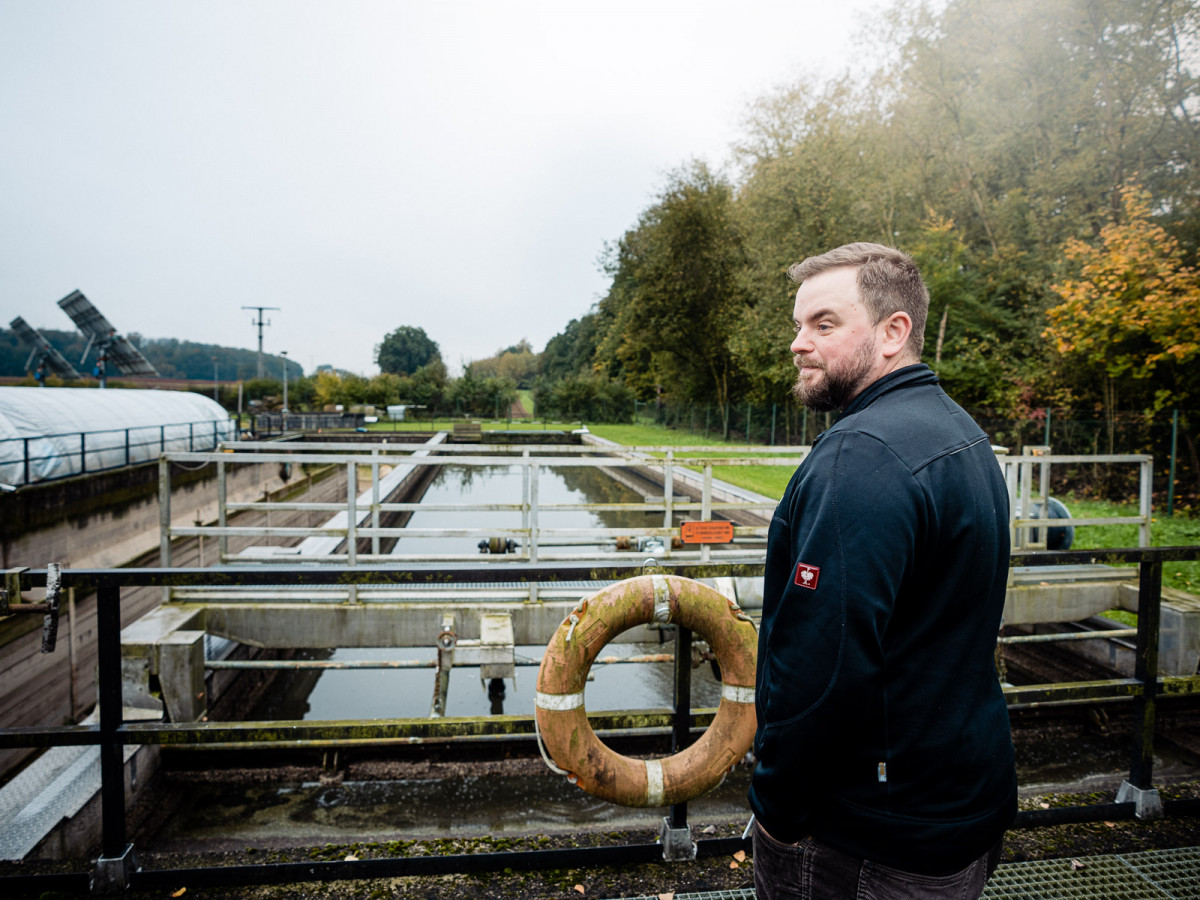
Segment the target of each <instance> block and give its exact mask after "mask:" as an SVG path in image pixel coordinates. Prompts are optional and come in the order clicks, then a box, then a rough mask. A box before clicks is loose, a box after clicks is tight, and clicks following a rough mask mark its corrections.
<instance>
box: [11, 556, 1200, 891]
mask: <svg viewBox="0 0 1200 900" xmlns="http://www.w3.org/2000/svg"><path fill="white" fill-rule="evenodd" d="M1197 559H1200V547H1160V548H1151V549H1147V548H1142V549H1122V550H1107V551H1099V552H1097V551H1078V552H1065V553H1064V552H1047V551H1037V552H1028V551H1026V552H1019V553H1015V554H1013V557H1012V564H1013V565H1015V566H1043V565H1080V564H1097V563H1103V564H1112V563H1121V562H1123V563H1136V564H1137V565H1138V567H1139V574H1138V583H1139V595H1138V628H1137V651H1136V667H1135V672H1134V675H1133V677H1132V678H1113V679H1108V680H1103V681H1088V682H1074V683H1066V684H1041V685H1028V686H1022V687H1005V689H1004V690H1005V694H1006V697H1007V699H1008V702H1009V704H1010V705H1051V704H1061V703H1079V702H1092V703H1099V702H1130V703H1132V704H1133V716H1132V735H1131V738H1132V754H1131V761H1130V769H1129V778H1128V779H1127V781H1126V783H1125V785H1123V786H1122V792H1121V793H1120V794H1118V802H1116V803H1103V804H1092V805H1085V806H1075V807H1060V808H1055V809H1046V810H1029V811H1023V812H1021V813H1020V814H1019V816H1018V821H1017V827H1033V826H1038V825H1044V824H1057V823H1062V822H1086V821H1099V820H1115V819H1129V818H1134V817H1138V818H1150V817H1153V816H1155V815H1160V814H1162V813H1163V812H1164V811H1165V812H1166V813H1171V814H1174V813H1176V812H1178V813H1184V814H1195V813H1196V804H1195V803H1190V802H1189V801H1176V802H1174V803H1171V802H1168V803H1159V802H1158V797H1157V791H1156V790H1155V789H1154V787H1153V775H1154V730H1155V729H1154V726H1155V717H1156V710H1157V705H1158V703H1159V701H1160V700H1161V699H1165V698H1178V697H1188V696H1191V697H1195V696H1197V695H1200V677H1197V676H1192V677H1160V676H1158V674H1157V668H1158V665H1157V662H1158V638H1159V634H1158V632H1159V614H1160V604H1161V596H1160V595H1161V585H1162V566H1163V563H1164V562H1166V561H1174V560H1197ZM646 571H647V568H646V567H640V566H589V565H586V564H582V563H573V564H560V565H556V566H550V565H545V564H542V565H528V564H476V565H473V566H464V567H458V568H448V567H445V566H437V565H423V566H389V567H380V568H348V567H338V566H322V567H303V566H290V567H289V566H275V567H268V566H261V567H258V566H256V567H232V566H227V567H218V568H212V569H206V570H203V571H202V572H198V571H197V570H196V569H96V570H69V569H62V570H59V569H57V568H56V567H55V568H51V569H47V570H23V571H13V572H10V573H9V574H8V582H7V585H6V587H7V592H6V594H5V595H4V597H3V602H4V606H3V608H0V614H4V613H8V612H16V611H20V612H29V613H46V612H47V610H46V609H44V608H43V607H44V606H46V605H48V604H50V603H51V602H52V601H51V599H50V598H48V600H47V604H42V605H37V604H29V605H25V606H21V607H19V608H16V607H12V606H10V605H9V598H15V597H19V591H23V590H31V589H37V588H45V587H47V585H50V586H51V590H52V591H53V592H59V591H62V590H65V589H68V588H75V589H76V590H95V591H96V593H97V625H96V640H97V643H98V657H99V664H98V668H97V672H98V679H99V723H98V724H96V725H67V726H40V727H24V728H5V729H2V730H0V748H15V747H52V746H63V745H75V746H81V745H92V746H99V747H100V767H101V792H100V796H101V804H102V824H103V835H102V840H101V848H102V849H101V856H100V858H99V859H98V860H96V861H95V867H94V870H93V871H92V872H90V873H89V872H74V873H66V874H60V875H37V876H9V877H5V878H2V879H0V887H5V888H6V889H12V890H17V889H24V890H63V891H76V892H83V891H86V890H88V889H89V885H91V887H92V889H94V890H110V891H111V890H120V889H126V888H128V889H134V890H157V889H161V888H167V887H171V888H173V887H175V886H177V885H178V884H179V883H181V882H183V881H185V880H186V882H187V883H188V884H189V885H193V886H196V887H205V886H220V885H232V884H274V883H282V882H296V881H311V880H321V881H331V880H339V879H359V878H374V877H398V876H406V875H421V874H447V873H452V872H471V871H474V872H480V871H497V870H500V869H503V868H511V869H533V868H542V867H545V868H551V867H555V868H557V867H565V866H570V867H580V866H591V865H609V864H615V863H626V864H628V863H631V862H641V861H650V860H653V859H660V858H662V854H663V847H662V846H660V845H658V844H634V845H623V846H619V847H603V848H596V847H594V848H581V849H575V850H536V851H524V852H520V853H499V854H477V855H446V856H431V857H424V858H419V859H413V858H386V859H371V860H347V861H339V862H325V863H317V864H313V863H309V862H306V863H281V864H264V865H255V866H235V867H204V868H193V869H187V870H181V869H172V870H157V871H155V870H146V869H141V868H138V867H137V866H136V865H135V863H134V856H133V847H132V845H131V844H129V843H128V842H127V831H126V818H125V793H124V784H125V782H124V766H123V757H122V751H123V749H124V747H126V746H128V745H139V744H155V745H173V746H179V745H194V746H210V747H211V746H214V745H222V744H223V745H228V744H230V743H236V744H238V745H239V746H241V747H253V746H262V747H268V746H278V745H279V744H280V742H284V743H286V744H287V745H288V746H321V745H329V744H330V743H333V744H337V743H339V742H343V741H373V742H380V743H386V742H389V741H406V742H411V741H412V740H413V739H414V738H416V739H444V738H462V737H468V736H478V735H487V734H491V733H499V731H500V730H501V729H502V730H503V732H504V733H506V734H509V735H512V734H519V735H524V736H526V737H528V738H530V739H532V738H533V735H534V721H533V717H532V716H513V717H504V720H503V722H499V721H489V719H487V718H464V719H447V718H422V719H384V720H380V719H373V720H370V721H365V722H361V721H341V722H337V721H334V722H330V721H325V722H311V721H303V722H186V723H178V724H176V723H166V722H155V723H145V722H138V723H134V722H126V721H124V719H123V714H122V701H123V697H122V693H123V691H122V671H121V645H120V632H121V591H122V589H124V588H127V587H140V586H158V587H171V586H175V585H182V584H194V583H195V582H196V580H197V578H198V577H201V578H203V579H204V580H205V581H206V582H207V583H209V584H213V585H218V586H232V585H244V586H261V585H324V584H334V583H358V584H412V583H422V582H425V583H430V582H437V583H443V584H480V583H494V582H498V581H503V582H512V581H553V580H569V581H579V580H582V581H600V582H604V581H616V580H620V579H622V578H626V577H630V576H632V575H637V574H644V573H645V572H646ZM653 571H662V572H670V573H671V574H675V575H680V576H684V577H692V578H713V577H742V576H756V575H761V573H762V571H763V566H762V563H761V562H749V563H741V562H734V561H729V562H725V563H709V564H674V565H664V566H659V567H656V568H655V569H653ZM690 671H691V650H690V634H689V633H688V632H687V631H686V630H685V629H680V631H679V632H678V640H676V642H675V673H676V691H675V698H676V699H675V708H674V709H673V710H643V711H635V712H634V713H632V714H626V713H617V714H606V713H600V714H596V715H591V716H589V719H590V720H591V722H592V724H593V727H595V728H596V729H597V730H598V731H600V732H603V731H604V730H605V729H606V728H608V727H610V726H613V725H615V724H618V723H619V724H620V725H622V726H628V725H629V723H630V721H631V716H632V720H633V721H635V722H636V724H638V725H640V726H643V727H658V728H662V727H669V728H670V729H671V735H672V748H673V750H678V749H680V748H682V747H683V746H686V745H687V744H688V743H689V742H690V739H691V732H692V730H693V728H695V727H697V726H702V725H705V724H707V722H708V721H710V720H711V717H712V714H713V712H714V711H713V710H696V709H692V708H691V686H690ZM1189 803H1190V805H1189ZM686 816H687V809H686V804H677V805H676V807H673V808H672V810H671V815H670V816H669V817H668V818H667V819H666V820H664V828H668V827H669V828H671V829H678V828H686ZM737 849H750V847H749V842H744V841H742V840H740V839H736V838H722V839H708V840H705V839H702V840H700V841H697V842H696V853H697V855H699V856H713V855H722V854H727V853H731V852H734V851H735V850H737ZM185 875H186V878H184V877H183V876H185Z"/></svg>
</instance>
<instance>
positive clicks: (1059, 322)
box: [1045, 186, 1200, 410]
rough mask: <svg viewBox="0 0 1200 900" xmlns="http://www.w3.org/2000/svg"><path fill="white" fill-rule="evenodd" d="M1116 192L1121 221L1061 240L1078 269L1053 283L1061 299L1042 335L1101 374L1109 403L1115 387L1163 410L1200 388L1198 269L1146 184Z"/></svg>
mask: <svg viewBox="0 0 1200 900" xmlns="http://www.w3.org/2000/svg"><path fill="white" fill-rule="evenodd" d="M1121 199H1122V209H1123V215H1122V217H1121V220H1120V221H1119V222H1115V223H1112V224H1109V225H1106V226H1105V227H1104V228H1102V229H1101V231H1100V239H1099V241H1098V243H1097V244H1095V245H1092V244H1087V243H1084V242H1083V241H1080V240H1070V241H1068V242H1067V243H1066V245H1065V254H1066V257H1067V259H1068V260H1069V261H1070V262H1071V263H1073V264H1074V266H1075V267H1076V269H1077V272H1078V275H1077V276H1075V277H1071V278H1066V279H1063V280H1062V281H1060V282H1059V283H1057V284H1054V285H1053V286H1052V290H1053V292H1054V293H1055V294H1056V295H1057V297H1058V298H1059V300H1060V301H1061V302H1060V303H1059V304H1058V305H1057V306H1055V307H1053V308H1051V309H1050V310H1048V311H1047V318H1048V319H1049V325H1048V327H1047V328H1046V330H1045V336H1046V337H1047V338H1048V339H1050V340H1051V341H1052V342H1053V344H1054V347H1055V349H1056V350H1057V351H1058V353H1059V354H1060V356H1061V357H1062V359H1063V360H1064V362H1066V363H1068V365H1073V366H1077V365H1080V364H1082V366H1084V367H1085V368H1086V369H1087V370H1090V371H1091V372H1093V373H1096V374H1100V375H1102V376H1103V377H1104V379H1105V390H1104V392H1105V400H1106V406H1108V407H1109V409H1110V410H1111V409H1114V408H1115V407H1116V399H1117V397H1116V394H1117V389H1118V386H1124V387H1123V389H1127V390H1129V391H1130V392H1131V393H1140V394H1149V395H1150V396H1148V397H1147V398H1146V399H1148V400H1151V401H1152V402H1153V405H1154V408H1155V409H1162V408H1163V407H1165V406H1169V405H1172V404H1179V403H1182V402H1184V401H1185V400H1187V399H1189V398H1194V397H1195V396H1196V393H1197V388H1198V387H1200V384H1198V383H1197V381H1198V379H1197V376H1196V373H1195V369H1196V365H1195V364H1196V362H1197V361H1200V273H1197V271H1196V269H1195V268H1193V267H1192V266H1187V265H1184V262H1183V260H1184V254H1183V250H1182V248H1181V247H1180V245H1179V242H1178V241H1177V240H1175V239H1174V238H1173V237H1171V236H1170V235H1169V234H1168V233H1167V232H1166V231H1165V230H1163V229H1162V228H1161V227H1160V226H1159V225H1157V224H1156V223H1155V222H1154V221H1153V219H1152V218H1151V214H1150V203H1151V200H1150V194H1149V193H1148V192H1147V191H1146V190H1144V189H1142V188H1141V187H1137V186H1128V187H1126V188H1125V189H1124V190H1123V191H1122V198H1121Z"/></svg>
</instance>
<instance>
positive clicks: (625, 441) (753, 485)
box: [589, 425, 800, 500]
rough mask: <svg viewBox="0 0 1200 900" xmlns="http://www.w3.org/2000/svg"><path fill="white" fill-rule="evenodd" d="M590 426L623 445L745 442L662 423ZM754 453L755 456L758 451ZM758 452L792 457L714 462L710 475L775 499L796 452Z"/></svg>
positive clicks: (720, 454) (724, 454)
mask: <svg viewBox="0 0 1200 900" xmlns="http://www.w3.org/2000/svg"><path fill="white" fill-rule="evenodd" d="M589 428H590V429H591V432H592V434H594V435H596V436H597V437H602V438H607V439H608V440H610V441H616V442H617V443H618V444H622V445H624V446H626V447H718V446H720V445H722V444H726V445H729V446H746V445H745V444H738V443H735V442H732V441H722V440H721V439H720V438H718V437H716V436H715V435H714V436H710V437H707V438H706V437H704V435H697V434H690V433H688V432H681V431H674V430H673V429H670V428H664V427H663V426H661V425H592V426H589ZM756 446H762V445H756ZM679 455H682V454H679ZM687 455H688V456H690V457H691V458H693V459H697V458H700V459H722V458H724V459H728V458H731V457H745V456H746V455H747V454H745V453H739V452H738V451H736V450H729V451H721V450H709V451H704V452H698V453H688V454H687ZM755 455H756V456H758V455H760V454H755ZM761 455H764V456H774V457H781V458H785V459H786V458H791V459H792V460H793V461H792V463H791V464H790V465H784V466H779V465H772V466H721V465H716V466H713V478H716V479H718V480H720V481H726V482H728V483H729V484H734V485H737V486H738V487H743V488H746V489H747V490H750V491H754V492H755V493H757V494H762V495H763V496H764V497H770V498H771V499H773V500H778V499H779V498H780V497H782V496H783V490H784V488H786V487H787V483H788V480H789V479H790V478H791V477H792V473H793V472H794V471H795V470H796V466H798V465H799V464H800V461H799V458H798V455H797V453H796V450H795V448H788V447H780V448H778V452H777V453H770V454H761ZM688 468H690V469H693V470H696V471H698V469H697V467H695V466H689V467H688Z"/></svg>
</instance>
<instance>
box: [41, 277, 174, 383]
mask: <svg viewBox="0 0 1200 900" xmlns="http://www.w3.org/2000/svg"><path fill="white" fill-rule="evenodd" d="M58 305H59V306H60V307H62V311H63V312H65V313H66V314H67V315H68V316H70V317H71V321H72V322H74V323H75V327H77V328H78V329H79V330H80V331H82V332H83V333H84V334H85V335H87V337H88V339H89V340H90V341H92V342H93V343H95V344H96V346H97V348H98V349H100V350H101V351H102V352H103V353H104V354H105V355H106V357H107V358H108V359H109V360H111V361H112V363H113V365H115V366H116V367H117V368H118V369H119V370H120V371H121V372H122V373H123V374H125V375H157V374H158V370H157V369H155V368H154V366H152V365H150V360H148V359H146V357H144V356H142V353H141V351H140V350H138V348H137V347H135V346H133V344H131V343H130V342H129V340H128V339H127V338H125V337H122V336H121V335H119V334H117V329H116V328H114V327H113V324H112V322H110V321H108V319H106V318H104V314H103V313H101V312H100V310H98V309H96V307H95V306H93V305H92V301H90V300H89V299H88V298H87V297H85V296H83V293H82V292H81V291H71V293H69V294H67V296H65V297H63V298H62V299H61V300H59V301H58Z"/></svg>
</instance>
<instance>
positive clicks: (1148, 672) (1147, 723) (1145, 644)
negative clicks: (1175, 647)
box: [1117, 559, 1163, 819]
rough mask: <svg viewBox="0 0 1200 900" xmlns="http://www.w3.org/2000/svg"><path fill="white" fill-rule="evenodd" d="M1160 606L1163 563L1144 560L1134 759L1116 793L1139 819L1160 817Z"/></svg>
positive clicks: (1140, 568) (1140, 573)
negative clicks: (1156, 746)
mask: <svg viewBox="0 0 1200 900" xmlns="http://www.w3.org/2000/svg"><path fill="white" fill-rule="evenodd" d="M1161 605H1162V563H1161V562H1159V561H1157V560H1153V561H1149V560H1145V559H1143V560H1142V561H1141V562H1140V563H1138V633H1137V657H1136V659H1135V661H1134V671H1133V677H1134V678H1136V679H1137V680H1138V681H1140V682H1141V683H1142V690H1141V692H1140V693H1139V694H1138V695H1137V696H1135V697H1134V698H1133V719H1134V728H1135V731H1134V735H1133V759H1132V761H1131V763H1130V767H1129V780H1128V781H1126V782H1124V783H1122V785H1121V788H1120V790H1119V791H1117V802H1118V803H1130V802H1132V803H1134V804H1136V806H1137V810H1136V815H1137V817H1138V818H1139V819H1157V818H1161V816H1162V814H1163V808H1162V800H1161V799H1160V798H1159V796H1158V791H1157V790H1156V789H1155V788H1154V787H1153V786H1152V785H1153V781H1154V725H1155V713H1156V710H1157V705H1158V703H1157V693H1158V627H1159V613H1160V610H1161Z"/></svg>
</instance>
